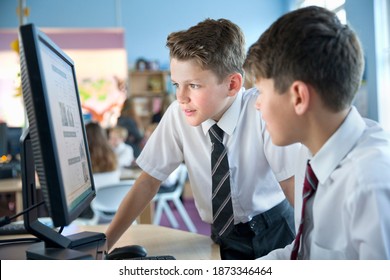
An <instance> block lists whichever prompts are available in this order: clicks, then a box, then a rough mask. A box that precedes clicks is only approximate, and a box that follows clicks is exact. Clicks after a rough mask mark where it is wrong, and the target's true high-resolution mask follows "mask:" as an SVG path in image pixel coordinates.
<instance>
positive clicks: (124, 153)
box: [108, 126, 134, 168]
mask: <svg viewBox="0 0 390 280" xmlns="http://www.w3.org/2000/svg"><path fill="white" fill-rule="evenodd" d="M127 135H128V133H127V130H126V129H125V128H124V127H121V126H115V127H112V128H110V129H108V141H109V143H110V145H111V147H112V149H113V150H114V152H115V154H116V156H117V158H118V164H119V167H120V168H126V167H130V166H131V165H132V163H133V160H134V151H133V148H132V147H131V146H130V145H127V144H126V143H125V140H126V139H127Z"/></svg>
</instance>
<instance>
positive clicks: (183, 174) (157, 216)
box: [153, 164, 196, 232]
mask: <svg viewBox="0 0 390 280" xmlns="http://www.w3.org/2000/svg"><path fill="white" fill-rule="evenodd" d="M179 168H180V170H179V176H178V180H177V182H176V184H175V185H174V186H173V187H172V188H169V189H168V190H164V189H163V188H160V191H159V192H158V193H157V194H156V195H155V197H154V198H153V201H155V203H156V206H155V212H154V217H153V224H155V225H158V224H160V221H161V215H162V212H163V211H164V212H165V214H166V215H167V218H168V220H169V222H170V223H171V225H172V227H174V228H178V227H179V223H178V222H177V220H176V218H175V216H174V215H173V213H172V209H171V207H170V205H169V201H172V202H173V204H174V205H175V207H176V209H177V211H178V212H179V214H180V216H181V218H182V219H183V221H184V223H185V225H186V226H187V228H188V230H189V231H190V232H196V227H195V226H194V224H193V222H192V221H191V218H190V217H189V216H188V213H187V210H186V209H185V208H184V205H183V203H182V201H181V200H180V196H181V195H182V193H183V189H184V185H185V183H186V180H187V167H186V166H185V165H184V164H181V165H180V167H179Z"/></svg>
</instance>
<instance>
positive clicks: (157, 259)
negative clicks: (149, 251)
mask: <svg viewBox="0 0 390 280" xmlns="http://www.w3.org/2000/svg"><path fill="white" fill-rule="evenodd" d="M131 260H152V261H161V260H176V258H175V257H174V256H170V255H161V256H146V257H138V258H132V259H131Z"/></svg>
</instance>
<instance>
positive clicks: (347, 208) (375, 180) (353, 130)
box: [262, 107, 390, 259]
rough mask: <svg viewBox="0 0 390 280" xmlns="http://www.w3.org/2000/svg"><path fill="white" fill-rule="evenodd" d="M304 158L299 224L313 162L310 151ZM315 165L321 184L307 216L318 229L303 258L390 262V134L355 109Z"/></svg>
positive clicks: (276, 255)
mask: <svg viewBox="0 0 390 280" xmlns="http://www.w3.org/2000/svg"><path fill="white" fill-rule="evenodd" d="M303 154H306V157H302V158H301V160H300V162H301V163H300V164H299V171H298V172H299V174H300V175H299V176H296V177H295V179H296V189H295V217H296V221H295V222H296V225H299V222H300V216H301V208H302V189H303V180H304V175H303V174H304V172H305V169H306V161H307V159H309V158H310V156H309V157H308V156H307V155H308V152H307V149H306V152H304V151H303ZM310 164H311V166H312V168H313V171H314V173H315V174H316V176H317V178H318V180H319V184H318V187H317V191H316V194H315V196H314V198H313V201H312V203H313V205H312V213H309V215H308V216H309V218H310V216H312V219H313V220H312V222H313V229H312V231H311V232H309V233H308V236H307V237H306V238H305V239H304V240H302V243H301V244H302V245H301V247H302V248H303V249H302V250H301V251H300V252H299V257H301V258H303V259H390V214H389V213H390V172H389V170H390V135H389V134H388V133H386V132H384V131H383V129H382V128H381V127H380V126H379V125H378V124H377V123H376V122H374V121H372V120H368V119H363V118H362V117H361V116H360V115H359V113H358V112H357V110H356V108H354V107H353V108H352V109H351V111H350V112H349V114H348V116H347V118H346V119H345V121H344V122H343V124H342V125H341V126H340V128H339V129H338V130H337V131H336V132H335V133H334V134H333V135H332V136H331V138H329V139H328V141H327V142H326V143H325V145H324V146H323V147H322V148H321V149H320V151H319V152H318V153H317V154H316V155H315V156H314V157H313V158H311V160H310ZM305 216H306V215H305ZM298 217H299V218H298ZM291 249H292V245H289V246H287V247H286V248H284V249H278V250H275V251H273V252H271V253H270V254H268V255H267V256H265V257H263V258H262V259H289V258H290V255H291Z"/></svg>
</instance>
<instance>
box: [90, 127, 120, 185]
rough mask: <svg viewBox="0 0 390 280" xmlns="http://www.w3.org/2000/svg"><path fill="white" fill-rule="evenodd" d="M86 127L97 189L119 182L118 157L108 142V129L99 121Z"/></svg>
mask: <svg viewBox="0 0 390 280" xmlns="http://www.w3.org/2000/svg"><path fill="white" fill-rule="evenodd" d="M85 129H86V133H87V138H88V146H89V153H90V156H91V164H92V172H93V179H94V181H95V187H96V189H98V188H99V187H101V186H103V185H108V184H111V183H117V182H119V180H120V168H119V164H118V158H117V156H116V154H115V152H114V150H113V149H112V148H111V145H110V143H109V142H108V138H107V133H106V131H105V130H104V129H103V128H102V127H101V126H100V124H99V123H97V122H90V123H88V124H87V125H86V126H85Z"/></svg>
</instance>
